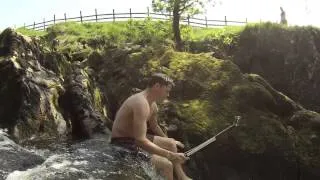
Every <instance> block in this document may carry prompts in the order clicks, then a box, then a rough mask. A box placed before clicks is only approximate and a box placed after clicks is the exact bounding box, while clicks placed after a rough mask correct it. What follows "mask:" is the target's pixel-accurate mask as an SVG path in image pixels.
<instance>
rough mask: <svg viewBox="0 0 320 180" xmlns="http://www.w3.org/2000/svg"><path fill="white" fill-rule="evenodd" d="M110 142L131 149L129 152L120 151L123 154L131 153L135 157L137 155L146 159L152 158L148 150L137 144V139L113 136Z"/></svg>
mask: <svg viewBox="0 0 320 180" xmlns="http://www.w3.org/2000/svg"><path fill="white" fill-rule="evenodd" d="M110 144H113V145H116V146H120V147H123V148H125V149H127V150H129V152H120V153H121V155H122V156H124V155H127V154H129V155H132V156H133V157H137V158H140V159H142V160H145V161H150V159H151V155H150V154H149V153H148V152H146V151H144V150H142V149H141V148H139V147H138V146H137V145H136V143H135V140H134V139H133V138H130V137H114V138H111V142H110Z"/></svg>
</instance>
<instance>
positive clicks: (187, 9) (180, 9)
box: [152, 0, 212, 51]
mask: <svg viewBox="0 0 320 180" xmlns="http://www.w3.org/2000/svg"><path fill="white" fill-rule="evenodd" d="M211 1H212V0H152V9H153V11H155V12H162V13H164V12H167V13H169V14H170V15H172V17H173V19H172V29H173V35H174V40H175V43H176V49H177V50H178V51H181V50H182V49H183V44H182V40H181V35H180V18H181V17H182V16H183V15H188V16H189V15H190V16H193V15H195V14H199V13H202V11H203V10H204V8H205V4H206V3H209V2H211Z"/></svg>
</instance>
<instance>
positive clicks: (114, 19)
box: [112, 9, 116, 22]
mask: <svg viewBox="0 0 320 180" xmlns="http://www.w3.org/2000/svg"><path fill="white" fill-rule="evenodd" d="M112 17H113V22H115V21H116V18H115V15H114V9H112Z"/></svg>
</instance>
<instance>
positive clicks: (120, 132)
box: [112, 92, 156, 138]
mask: <svg viewBox="0 0 320 180" xmlns="http://www.w3.org/2000/svg"><path fill="white" fill-rule="evenodd" d="M136 101H147V99H146V97H145V95H144V94H143V92H140V93H137V94H134V95H132V96H130V97H129V98H128V99H126V100H125V102H124V103H123V104H122V105H121V107H120V109H119V110H118V112H117V114H116V117H115V120H114V122H113V127H112V137H131V138H134V136H133V129H132V128H133V125H132V123H133V108H134V104H135V102H136ZM149 108H150V113H149V115H148V120H149V119H150V117H151V115H152V114H153V113H154V112H155V110H154V109H155V108H156V103H153V104H152V105H151V107H150V106H149Z"/></svg>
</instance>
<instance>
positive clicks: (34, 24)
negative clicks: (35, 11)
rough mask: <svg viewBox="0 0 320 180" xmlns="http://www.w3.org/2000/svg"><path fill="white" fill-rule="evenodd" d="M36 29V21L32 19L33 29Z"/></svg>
mask: <svg viewBox="0 0 320 180" xmlns="http://www.w3.org/2000/svg"><path fill="white" fill-rule="evenodd" d="M35 29H36V22H34V21H33V30H35Z"/></svg>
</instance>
